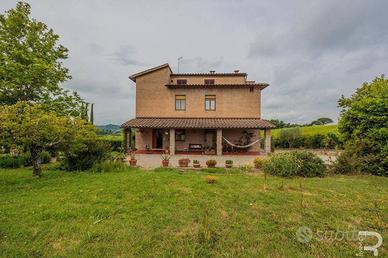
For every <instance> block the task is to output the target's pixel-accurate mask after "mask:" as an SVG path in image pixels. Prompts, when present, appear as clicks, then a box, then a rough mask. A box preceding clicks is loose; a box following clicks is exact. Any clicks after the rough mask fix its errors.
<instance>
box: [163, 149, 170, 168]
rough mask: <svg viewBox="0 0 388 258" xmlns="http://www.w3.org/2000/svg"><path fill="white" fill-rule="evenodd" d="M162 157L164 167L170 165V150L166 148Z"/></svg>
mask: <svg viewBox="0 0 388 258" xmlns="http://www.w3.org/2000/svg"><path fill="white" fill-rule="evenodd" d="M160 157H161V159H162V165H163V167H168V163H169V162H170V158H171V156H170V153H169V152H168V150H165V151H164V152H163V153H162V155H160Z"/></svg>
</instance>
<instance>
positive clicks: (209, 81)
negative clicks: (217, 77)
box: [205, 79, 214, 85]
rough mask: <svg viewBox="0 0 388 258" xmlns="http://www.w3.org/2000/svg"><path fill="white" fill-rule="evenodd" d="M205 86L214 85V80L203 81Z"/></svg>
mask: <svg viewBox="0 0 388 258" xmlns="http://www.w3.org/2000/svg"><path fill="white" fill-rule="evenodd" d="M205 85H214V79H205Z"/></svg>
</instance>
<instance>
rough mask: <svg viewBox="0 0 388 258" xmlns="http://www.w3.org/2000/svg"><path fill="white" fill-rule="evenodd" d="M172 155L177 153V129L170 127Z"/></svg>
mask: <svg viewBox="0 0 388 258" xmlns="http://www.w3.org/2000/svg"><path fill="white" fill-rule="evenodd" d="M170 155H175V129H174V128H170Z"/></svg>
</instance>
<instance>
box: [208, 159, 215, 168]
mask: <svg viewBox="0 0 388 258" xmlns="http://www.w3.org/2000/svg"><path fill="white" fill-rule="evenodd" d="M206 165H207V166H208V167H209V168H214V167H215V166H216V165H217V161H216V160H214V159H209V160H208V161H206Z"/></svg>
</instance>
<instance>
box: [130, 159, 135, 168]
mask: <svg viewBox="0 0 388 258" xmlns="http://www.w3.org/2000/svg"><path fill="white" fill-rule="evenodd" d="M136 163H137V159H130V160H129V164H130V165H131V167H135V166H136Z"/></svg>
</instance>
